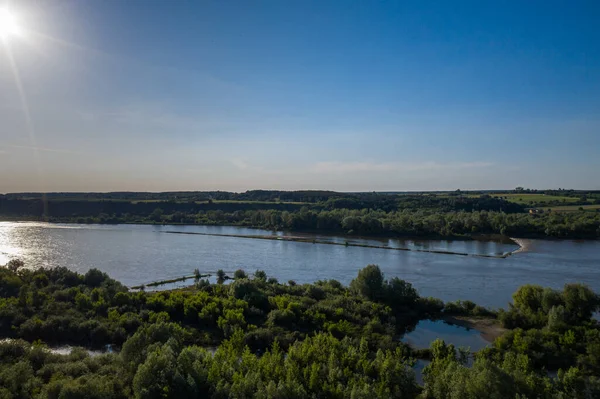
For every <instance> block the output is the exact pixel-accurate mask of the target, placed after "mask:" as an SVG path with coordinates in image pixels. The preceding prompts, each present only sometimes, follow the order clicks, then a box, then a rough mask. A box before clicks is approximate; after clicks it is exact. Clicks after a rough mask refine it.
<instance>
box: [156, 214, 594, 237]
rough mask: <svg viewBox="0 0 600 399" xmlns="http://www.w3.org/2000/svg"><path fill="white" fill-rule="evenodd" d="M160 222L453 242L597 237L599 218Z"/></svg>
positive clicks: (226, 217) (201, 218) (260, 217)
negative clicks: (478, 238) (485, 237)
mask: <svg viewBox="0 0 600 399" xmlns="http://www.w3.org/2000/svg"><path fill="white" fill-rule="evenodd" d="M161 220H163V222H165V223H197V224H208V225H219V224H228V225H239V226H251V227H261V228H265V229H275V230H290V231H294V230H300V231H302V230H308V231H323V232H328V233H342V234H350V235H352V234H356V235H365V236H368V235H381V236H389V237H428V238H429V237H440V238H444V237H457V236H471V235H481V234H498V235H504V236H511V237H532V238H533V237H554V238H598V237H600V213H591V212H572V213H546V214H540V215H530V214H524V213H513V214H507V213H504V212H488V211H479V212H478V211H474V212H437V211H427V210H416V211H415V210H405V211H398V212H383V211H371V210H348V209H338V210H332V211H327V210H323V211H313V210H308V209H302V210H300V211H298V212H279V211H273V210H269V211H255V212H249V211H246V212H234V213H232V214H227V213H224V212H219V211H216V212H206V213H202V214H199V215H192V216H186V215H181V214H175V215H171V216H164V217H163V219H161Z"/></svg>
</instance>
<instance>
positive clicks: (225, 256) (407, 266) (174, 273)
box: [0, 222, 600, 308]
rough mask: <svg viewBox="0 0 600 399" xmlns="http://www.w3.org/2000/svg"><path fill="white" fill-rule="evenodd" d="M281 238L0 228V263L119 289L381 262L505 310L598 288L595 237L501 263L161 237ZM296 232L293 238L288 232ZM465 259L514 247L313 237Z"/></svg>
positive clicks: (538, 243) (427, 292)
mask: <svg viewBox="0 0 600 399" xmlns="http://www.w3.org/2000/svg"><path fill="white" fill-rule="evenodd" d="M173 231H176V232H192V233H193V232H196V233H214V234H248V235H282V234H285V233H281V232H279V233H276V232H271V231H266V230H256V229H246V228H237V227H215V226H151V225H76V224H48V223H30V222H22V223H15V222H0V265H2V264H5V263H6V262H8V261H9V260H10V259H14V258H19V259H22V260H24V261H25V263H26V265H27V266H29V267H39V266H44V267H54V266H66V267H68V268H69V269H71V270H74V271H77V272H85V271H87V270H88V269H90V268H93V267H95V268H98V269H100V270H102V271H104V272H106V273H108V274H109V275H110V276H111V277H113V278H115V279H117V280H119V281H121V282H122V283H124V284H125V285H128V286H132V285H137V284H141V283H148V282H151V281H155V280H160V279H166V278H174V277H181V276H183V275H189V274H192V272H193V270H194V269H196V268H198V269H200V270H201V271H215V270H218V269H223V270H225V271H229V272H232V271H234V270H236V269H244V270H246V271H248V272H253V271H255V270H257V269H262V270H264V271H266V272H267V275H268V276H270V277H276V278H277V279H279V280H280V281H282V282H286V281H288V280H295V281H296V282H298V283H305V282H313V281H315V280H320V279H336V280H339V281H341V282H342V283H344V284H347V283H349V282H350V280H352V278H354V277H355V276H356V273H357V271H358V270H359V269H361V268H363V267H364V266H366V265H368V264H377V265H379V266H380V267H381V269H382V270H383V271H384V273H385V274H386V276H387V277H400V278H402V279H404V280H407V281H409V282H410V283H412V284H413V285H414V286H415V287H416V288H417V289H418V290H419V293H420V294H421V295H422V296H433V297H437V298H440V299H442V300H444V301H448V300H457V299H469V300H472V301H475V302H477V303H478V304H481V305H484V306H488V307H493V308H498V307H506V305H507V303H508V302H509V301H510V296H511V294H512V293H513V292H514V291H515V290H516V289H517V287H519V286H520V285H523V284H540V285H543V286H550V287H554V288H560V287H562V286H563V285H564V284H565V283H567V282H581V283H585V284H588V285H589V286H590V287H591V288H592V289H594V290H595V291H596V292H600V241H549V240H528V241H527V242H528V245H527V250H526V251H522V252H518V253H516V254H514V255H512V256H509V257H507V258H505V259H502V258H485V257H477V256H457V255H446V254H434V253H425V252H412V251H392V250H386V249H375V248H363V247H352V246H348V247H346V246H339V245H326V244H312V243H304V242H291V241H278V240H258V239H250V238H238V237H215V236H204V235H191V234H190V235H187V234H168V233H165V232H173ZM293 235H296V236H297V235H298V234H295V233H294V234H293ZM309 237H315V238H318V239H320V240H321V239H322V240H331V241H335V242H341V243H344V242H345V241H349V242H350V243H367V244H375V245H387V246H391V247H406V248H413V249H429V250H431V249H433V250H445V251H453V252H464V253H469V254H485V255H493V254H502V253H506V252H510V251H513V250H515V249H516V248H517V247H516V246H515V245H511V244H503V243H497V242H481V241H444V240H427V241H414V240H373V239H369V240H366V239H357V238H346V237H330V236H316V235H315V236H310V235H309Z"/></svg>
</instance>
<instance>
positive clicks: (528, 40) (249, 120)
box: [0, 0, 600, 192]
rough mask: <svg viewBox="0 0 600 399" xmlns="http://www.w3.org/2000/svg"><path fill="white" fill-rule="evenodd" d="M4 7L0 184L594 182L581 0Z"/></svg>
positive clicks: (223, 186)
mask: <svg viewBox="0 0 600 399" xmlns="http://www.w3.org/2000/svg"><path fill="white" fill-rule="evenodd" d="M8 4H9V5H10V6H11V12H12V14H13V15H14V16H15V18H17V19H18V22H19V24H20V25H21V27H22V34H21V35H19V36H11V37H8V38H5V39H4V41H3V42H1V44H0V47H1V48H2V51H0V192H11V191H116V190H140V191H142V190H148V191H167V190H217V189H219V190H233V191H241V190H246V189H254V188H266V189H333V190H340V191H372V190H386V191H395V190H402V191H404V190H452V189H457V188H460V189H493V188H498V189H501V188H506V189H508V188H514V187H516V186H525V187H535V188H558V187H563V188H581V189H600V177H599V175H598V170H600V112H599V111H600V27H598V23H597V21H599V20H600V3H598V2H595V1H589V2H585V1H570V2H567V1H564V2H557V1H543V2H542V1H540V2H536V1H527V2H523V1H514V2H511V1H498V2H491V1H489V2H488V1H484V2H482V1H458V2H450V1H437V2H434V1H414V2H409V1H404V2H400V1H398V2H396V1H333V0H328V1H308V0H306V1H291V0H290V1H184V0H181V1H166V0H164V1H152V0H143V1H142V0H131V1H87V2H84V1H81V2H76V1H54V2H37V1H28V0H25V1H18V2H11V3H8ZM11 60H12V62H11Z"/></svg>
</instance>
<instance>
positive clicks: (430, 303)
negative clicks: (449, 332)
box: [0, 261, 600, 399]
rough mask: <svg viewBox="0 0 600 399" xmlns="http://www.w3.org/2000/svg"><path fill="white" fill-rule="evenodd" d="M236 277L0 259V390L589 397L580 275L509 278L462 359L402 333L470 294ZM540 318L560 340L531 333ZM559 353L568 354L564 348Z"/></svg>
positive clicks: (591, 384)
mask: <svg viewBox="0 0 600 399" xmlns="http://www.w3.org/2000/svg"><path fill="white" fill-rule="evenodd" d="M235 277H236V278H235V281H233V282H232V283H231V284H229V285H224V284H222V282H221V283H220V284H212V285H211V284H209V283H208V282H207V281H203V280H198V281H197V283H196V284H195V286H194V287H192V288H189V289H181V290H176V291H166V292H144V291H139V292H130V291H128V290H127V289H126V288H125V287H123V286H122V285H121V284H120V283H118V282H116V281H115V280H112V279H110V278H109V277H108V276H107V275H106V274H104V273H101V272H99V271H97V270H90V271H88V272H87V273H86V274H85V275H80V274H76V273H74V272H70V271H68V270H67V269H65V268H56V269H40V270H29V269H27V268H24V267H23V264H22V263H21V262H18V261H12V262H11V263H10V264H9V265H8V267H7V268H3V269H0V336H1V338H12V340H8V341H7V340H3V341H1V342H0V397H2V398H30V397H36V398H83V397H85V398H129V397H136V398H180V397H209V398H374V397H377V398H411V399H412V398H417V397H420V398H439V399H442V398H448V399H450V398H458V397H460V398H467V399H469V398H473V399H474V398H482V397H486V398H517V397H519V398H588V397H589V398H592V397H597V396H598V395H599V394H600V381H599V380H598V378H597V375H598V374H599V372H600V370H599V368H598V366H599V365H600V351H598V350H597V349H598V348H599V347H600V330H599V327H598V323H597V322H596V321H595V320H593V319H592V318H591V314H590V312H593V311H595V310H597V309H598V296H597V295H596V294H595V293H593V292H591V291H590V290H589V289H587V288H586V287H585V286H581V285H576V284H573V285H568V286H566V287H565V289H564V290H563V291H552V290H550V291H548V290H544V289H542V290H541V291H540V289H538V288H537V287H528V286H526V287H523V288H521V289H520V290H519V291H517V293H515V296H514V304H513V306H512V307H511V308H510V309H509V310H508V311H507V312H501V313H500V318H501V319H502V320H503V321H504V322H505V323H506V325H507V327H510V328H512V327H514V326H518V327H517V328H516V329H515V330H513V331H509V332H508V333H507V334H506V336H505V337H501V338H500V339H498V340H497V341H496V342H495V343H494V345H493V347H492V348H490V349H486V350H483V351H480V352H478V353H477V354H475V360H474V363H473V364H472V365H471V366H469V361H468V359H470V355H469V354H468V352H465V350H462V349H461V350H457V349H456V348H454V346H452V345H447V344H445V343H444V342H441V341H436V342H434V343H433V344H432V347H431V349H430V350H429V351H414V350H412V349H411V348H410V347H408V346H407V345H405V344H403V343H402V342H400V340H399V337H400V336H401V334H403V333H404V332H405V331H409V330H410V329H412V328H414V326H415V323H416V322H417V321H418V320H421V319H425V318H433V319H435V318H438V317H442V316H444V315H448V314H465V315H471V316H473V315H485V316H487V317H495V313H494V312H490V311H489V310H486V309H483V308H481V307H478V306H476V305H475V304H473V303H471V302H457V303H452V304H444V303H443V302H442V301H440V300H437V299H433V298H422V297H420V296H419V295H418V293H417V292H416V290H415V289H414V288H413V287H412V286H411V285H410V284H409V283H407V282H405V281H403V280H401V279H398V278H392V279H386V278H385V276H383V274H382V273H381V271H380V270H379V268H378V267H377V266H368V267H366V268H365V269H363V270H361V271H360V272H359V274H358V275H357V277H356V278H355V279H354V280H353V281H352V282H351V284H350V286H349V287H345V286H343V285H341V284H340V283H339V282H337V281H335V280H329V281H319V282H317V283H315V284H305V285H298V284H296V283H294V282H293V281H289V282H287V283H286V284H282V283H279V282H277V280H275V279H273V278H268V277H267V276H266V275H265V273H264V272H260V271H258V272H256V273H255V277H254V278H253V279H250V278H248V276H247V275H246V273H244V272H243V271H241V270H239V271H237V272H236V274H235ZM550 305H551V306H550ZM545 309H548V311H547V312H546V310H545ZM546 313H547V314H548V316H547V321H546V324H543V322H544V320H543V319H544V317H543V314H546ZM557 315H560V317H559V316H557ZM511 323H516V324H514V325H512V324H511ZM532 323H533V324H532ZM532 326H533V327H532ZM538 327H540V328H542V331H545V330H544V329H546V328H548V329H550V330H551V331H552V332H553V333H556V334H558V336H559V337H560V338H558V339H557V340H556V341H554V340H553V339H554V338H549V337H550V336H549V335H545V334H538V333H536V331H538V330H537V328H538ZM524 336H526V337H527V339H526V340H524V339H522V338H519V337H524ZM582 337H585V339H583V338H582ZM20 339H25V340H26V341H23V340H20ZM32 343H33V344H32ZM46 344H70V345H82V346H92V347H101V346H102V345H105V344H112V345H114V346H115V347H118V348H120V350H119V351H117V353H111V354H104V355H97V356H89V355H88V354H87V353H86V352H85V351H84V350H75V351H73V353H71V354H70V355H58V354H53V353H51V352H49V351H48V350H47V349H46V347H45V345H46ZM564 353H574V354H575V356H566V357H564V359H562V358H561V356H562V355H563V354H564ZM418 356H427V357H428V358H429V359H430V360H431V364H430V365H429V366H427V367H426V368H425V371H424V385H423V386H419V385H418V384H417V383H416V380H415V375H414V373H413V371H412V369H411V366H412V365H413V364H414V362H415V359H416V357H418ZM558 358H561V362H560V367H561V368H562V370H560V371H558V374H557V375H558V376H557V378H549V377H548V376H547V371H548V370H556V368H554V367H556V366H558V365H559V364H558V363H553V362H551V361H549V360H552V359H558Z"/></svg>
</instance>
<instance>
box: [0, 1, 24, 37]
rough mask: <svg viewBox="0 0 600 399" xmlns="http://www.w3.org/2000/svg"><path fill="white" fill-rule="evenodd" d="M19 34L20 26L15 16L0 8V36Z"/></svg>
mask: <svg viewBox="0 0 600 399" xmlns="http://www.w3.org/2000/svg"><path fill="white" fill-rule="evenodd" d="M20 34H21V28H20V27H19V23H18V21H17V18H16V17H15V16H14V15H13V14H12V13H11V12H10V11H9V10H7V9H5V8H4V9H3V8H0V38H3V39H4V38H8V37H10V36H18V35H20Z"/></svg>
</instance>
